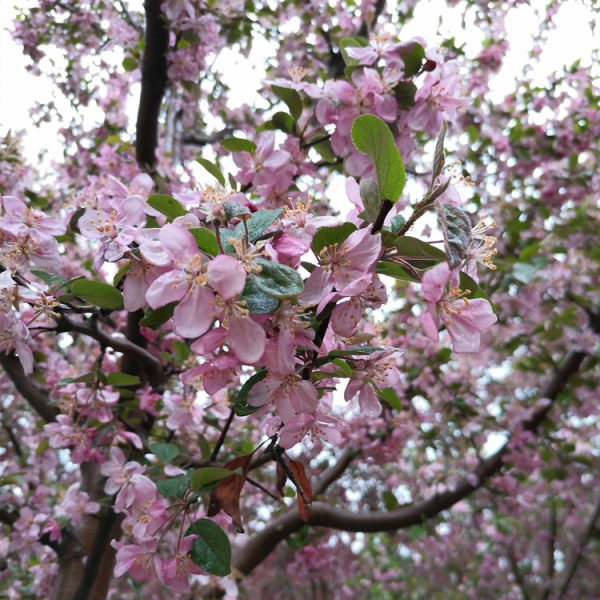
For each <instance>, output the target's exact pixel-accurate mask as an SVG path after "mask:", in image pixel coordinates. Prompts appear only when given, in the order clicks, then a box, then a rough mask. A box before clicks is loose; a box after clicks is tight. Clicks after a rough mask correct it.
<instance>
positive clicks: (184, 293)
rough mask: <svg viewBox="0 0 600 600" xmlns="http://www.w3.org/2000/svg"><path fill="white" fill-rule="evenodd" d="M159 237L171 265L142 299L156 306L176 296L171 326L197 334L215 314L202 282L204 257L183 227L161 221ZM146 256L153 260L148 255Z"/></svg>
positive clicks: (188, 334)
mask: <svg viewBox="0 0 600 600" xmlns="http://www.w3.org/2000/svg"><path fill="white" fill-rule="evenodd" d="M159 241H160V244H161V246H162V248H163V249H164V250H165V251H166V253H167V255H168V256H169V257H170V259H171V260H172V268H171V270H170V271H168V272H167V273H164V274H163V275H161V276H160V277H158V279H156V280H155V281H154V282H153V283H152V285H151V286H150V287H149V288H148V290H147V291H146V301H147V302H148V304H149V305H150V306H151V307H152V308H154V309H156V308H160V307H161V306H164V305H165V304H168V303H169V302H174V301H177V300H180V302H179V304H178V305H177V306H176V307H175V310H174V312H173V329H174V331H175V333H177V334H179V335H181V336H183V337H188V338H191V337H198V336H200V335H202V334H203V333H205V332H206V331H207V330H208V328H209V327H210V326H211V324H212V322H213V320H214V318H215V309H214V294H213V292H212V291H211V290H210V289H209V288H208V287H207V285H206V267H207V262H208V261H207V259H206V258H205V257H204V256H203V255H201V254H200V252H199V251H198V246H197V244H196V240H195V238H194V236H193V235H192V234H191V233H189V232H188V231H186V230H185V229H184V228H183V227H180V226H178V225H173V224H168V225H165V226H164V227H163V228H162V229H161V230H160V233H159ZM142 252H144V249H142ZM146 258H147V259H148V260H149V261H150V262H153V260H152V257H151V256H148V255H146Z"/></svg>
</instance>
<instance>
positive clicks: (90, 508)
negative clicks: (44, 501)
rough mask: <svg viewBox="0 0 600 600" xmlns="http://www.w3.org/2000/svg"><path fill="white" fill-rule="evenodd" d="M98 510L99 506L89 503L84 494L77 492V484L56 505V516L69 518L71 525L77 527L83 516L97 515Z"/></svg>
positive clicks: (87, 496)
mask: <svg viewBox="0 0 600 600" xmlns="http://www.w3.org/2000/svg"><path fill="white" fill-rule="evenodd" d="M99 510H100V505H99V504H98V503H97V502H93V501H91V500H90V497H89V495H88V494H87V493H86V492H80V491H79V483H74V484H73V485H71V486H70V487H69V489H68V490H67V491H66V493H65V495H64V497H63V498H62V500H61V501H60V502H59V503H58V504H57V506H56V515H57V516H58V517H63V516H64V517H69V519H70V520H71V524H72V525H77V524H78V523H80V522H81V520H82V519H83V517H84V515H86V514H90V513H91V514H93V513H97V512H98V511H99Z"/></svg>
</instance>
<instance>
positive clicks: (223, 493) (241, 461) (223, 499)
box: [207, 454, 252, 533]
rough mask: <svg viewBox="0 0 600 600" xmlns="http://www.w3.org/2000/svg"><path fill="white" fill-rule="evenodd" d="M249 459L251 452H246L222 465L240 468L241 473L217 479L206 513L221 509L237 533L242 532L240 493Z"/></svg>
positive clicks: (211, 514) (214, 513)
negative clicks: (244, 454) (230, 520)
mask: <svg viewBox="0 0 600 600" xmlns="http://www.w3.org/2000/svg"><path fill="white" fill-rule="evenodd" d="M251 460H252V454H248V455H246V456H238V457H237V458H234V459H233V460H232V461H230V462H228V463H227V464H226V465H225V466H224V468H225V469H229V470H230V471H235V470H236V469H241V470H242V474H241V475H237V474H235V475H230V476H229V477H225V479H222V480H221V481H219V483H218V484H217V485H216V486H215V487H214V488H213V491H212V492H211V494H210V501H209V503H208V511H207V515H208V516H209V517H212V516H213V515H216V514H217V513H218V512H219V511H220V510H221V509H223V510H224V511H225V512H226V513H227V514H228V515H229V516H230V517H231V518H232V519H233V525H234V526H235V530H236V531H237V532H238V533H244V527H243V525H242V515H241V513H240V494H241V493H242V488H243V487H244V483H246V477H247V475H248V469H249V467H250V461H251Z"/></svg>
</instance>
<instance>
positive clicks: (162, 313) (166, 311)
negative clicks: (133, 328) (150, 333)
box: [140, 302, 177, 329]
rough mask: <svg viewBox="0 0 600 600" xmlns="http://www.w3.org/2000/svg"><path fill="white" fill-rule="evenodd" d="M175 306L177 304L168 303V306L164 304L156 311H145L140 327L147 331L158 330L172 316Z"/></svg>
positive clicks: (150, 309) (151, 309)
mask: <svg viewBox="0 0 600 600" xmlns="http://www.w3.org/2000/svg"><path fill="white" fill-rule="evenodd" d="M176 306H177V302H169V304H165V305H164V306H161V307H160V308H157V309H154V308H148V309H146V315H145V316H144V318H143V319H141V321H140V325H141V326H142V327H148V328H149V329H158V328H159V327H160V326H161V325H163V324H164V323H166V322H167V321H168V320H169V319H170V318H171V317H172V316H173V311H174V310H175V307H176Z"/></svg>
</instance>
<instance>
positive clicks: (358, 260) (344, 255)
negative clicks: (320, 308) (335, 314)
mask: <svg viewBox="0 0 600 600" xmlns="http://www.w3.org/2000/svg"><path fill="white" fill-rule="evenodd" d="M380 253H381V238H380V236H378V235H371V231H370V229H367V228H365V229H358V230H357V231H354V232H353V233H351V234H350V235H349V236H348V238H346V239H345V240H344V241H343V242H342V243H341V244H337V243H336V244H332V245H330V246H325V247H324V248H323V249H322V250H321V252H320V253H319V262H320V263H321V266H320V267H317V268H316V269H315V270H314V271H313V272H312V273H311V274H310V277H309V278H308V279H307V280H306V282H305V284H304V290H303V291H302V293H301V294H300V295H299V296H298V300H300V302H302V303H303V304H304V305H305V306H310V305H313V304H318V303H319V302H321V300H322V299H323V297H324V296H326V295H327V294H329V293H330V292H331V291H333V288H334V287H335V289H336V290H337V291H338V292H339V294H340V296H356V295H358V294H360V292H362V291H363V290H364V289H366V288H367V287H368V285H369V284H370V283H371V280H372V279H373V271H374V270H375V263H376V262H377V259H378V258H379V255H380Z"/></svg>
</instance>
